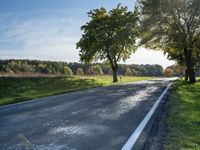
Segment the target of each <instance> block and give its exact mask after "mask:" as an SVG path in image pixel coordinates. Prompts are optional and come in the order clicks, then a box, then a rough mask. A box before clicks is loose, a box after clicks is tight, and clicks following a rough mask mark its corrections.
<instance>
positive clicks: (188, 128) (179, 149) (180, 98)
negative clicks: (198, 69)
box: [166, 78, 200, 150]
mask: <svg viewBox="0 0 200 150" xmlns="http://www.w3.org/2000/svg"><path fill="white" fill-rule="evenodd" d="M170 99H171V102H170V103H171V108H170V113H169V119H168V129H169V134H168V138H167V146H166V149H169V150H189V149H191V150H200V78H199V82H197V83H195V84H189V83H187V82H184V81H182V82H181V81H177V82H176V83H175V85H174V91H173V93H172V95H171V98H170Z"/></svg>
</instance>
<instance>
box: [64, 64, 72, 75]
mask: <svg viewBox="0 0 200 150" xmlns="http://www.w3.org/2000/svg"><path fill="white" fill-rule="evenodd" d="M63 73H64V74H65V75H67V76H72V75H73V72H72V70H71V69H70V68H69V67H67V66H64V68H63Z"/></svg>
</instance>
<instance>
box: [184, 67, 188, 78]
mask: <svg viewBox="0 0 200 150" xmlns="http://www.w3.org/2000/svg"><path fill="white" fill-rule="evenodd" d="M185 81H188V70H187V69H185Z"/></svg>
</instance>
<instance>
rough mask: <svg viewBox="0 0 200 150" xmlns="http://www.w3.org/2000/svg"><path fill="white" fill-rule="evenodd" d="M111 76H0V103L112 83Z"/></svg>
mask: <svg viewBox="0 0 200 150" xmlns="http://www.w3.org/2000/svg"><path fill="white" fill-rule="evenodd" d="M148 79H152V77H123V78H122V82H123V83H127V82H134V81H140V80H148ZM112 84H113V83H112V77H111V76H100V77H54V78H52V77H36V78H35V77H33V78H30V77H29V78H15V77H0V105H6V104H13V103H18V102H22V101H27V100H31V99H37V98H42V97H46V96H51V95H57V94H62V93H67V92H72V91H78V90H83V89H88V88H92V87H98V86H106V85H112Z"/></svg>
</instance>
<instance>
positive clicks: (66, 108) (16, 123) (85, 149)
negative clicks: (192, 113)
mask: <svg viewBox="0 0 200 150" xmlns="http://www.w3.org/2000/svg"><path fill="white" fill-rule="evenodd" d="M170 82H171V81H170V79H158V80H150V81H141V82H137V83H131V84H124V85H118V86H110V87H103V88H95V89H90V90H87V91H79V92H73V93H69V94H63V95H58V96H53V97H48V98H45V100H41V101H34V102H30V103H25V104H20V105H14V106H9V107H4V108H0V150H32V149H33V150H118V149H121V148H122V146H123V145H124V144H125V143H126V141H127V139H128V138H129V136H130V135H131V134H132V132H133V131H134V130H135V129H136V127H137V126H138V125H139V124H140V122H141V121H142V119H143V118H144V116H145V115H146V114H147V113H148V111H149V110H150V109H151V107H152V106H153V104H154V103H155V101H156V99H157V98H158V97H159V96H160V95H161V93H162V92H163V91H164V89H165V88H166V86H167V85H168V84H169V83H170Z"/></svg>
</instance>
